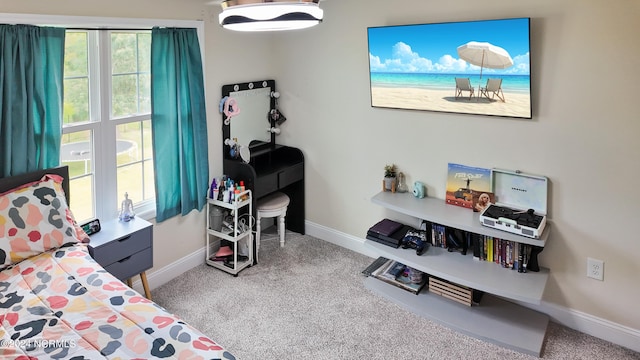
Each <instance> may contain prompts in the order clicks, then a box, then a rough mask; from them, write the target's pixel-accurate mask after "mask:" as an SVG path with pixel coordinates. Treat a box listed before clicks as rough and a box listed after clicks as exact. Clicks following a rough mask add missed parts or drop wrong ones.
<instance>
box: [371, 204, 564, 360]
mask: <svg viewBox="0 0 640 360" xmlns="http://www.w3.org/2000/svg"><path fill="white" fill-rule="evenodd" d="M372 202H373V203H375V204H378V205H381V206H383V207H385V208H387V209H389V210H392V211H395V212H398V213H401V214H405V215H409V216H411V217H414V218H416V219H419V220H425V221H427V222H430V223H432V224H436V225H439V226H440V225H441V226H444V227H446V228H451V229H458V230H462V231H463V232H466V233H468V234H479V235H482V236H485V237H491V238H499V239H502V240H505V241H510V242H513V243H518V244H525V245H528V246H530V247H537V248H538V249H542V248H543V247H544V246H545V244H546V242H547V240H548V238H549V234H550V231H551V228H552V226H551V224H550V223H548V224H547V226H546V227H545V229H544V231H543V233H542V234H541V237H540V238H539V239H533V238H528V237H525V236H521V235H516V234H513V233H509V232H506V231H500V230H496V229H492V228H489V227H486V226H483V225H482V224H481V223H480V220H479V214H478V213H474V212H473V211H472V210H470V209H466V208H463V207H459V206H453V205H448V204H447V203H446V202H445V201H444V200H441V199H435V198H423V199H419V198H416V197H414V196H412V195H411V194H406V193H395V194H394V193H388V192H381V193H378V194H377V195H375V196H374V197H373V198H372ZM445 231H446V230H445ZM365 245H366V246H369V247H371V248H373V249H374V250H375V252H376V253H377V254H378V255H379V256H382V257H385V258H387V259H390V260H394V261H398V262H401V263H402V264H404V265H406V266H409V267H412V268H414V269H417V270H420V271H422V272H424V273H426V274H428V275H429V276H435V277H438V278H440V279H444V280H447V281H449V282H452V283H455V284H458V285H461V286H464V287H468V288H471V289H475V290H478V291H481V292H483V293H484V295H483V297H482V301H481V302H480V303H479V305H478V306H469V307H467V306H464V305H462V304H459V303H456V302H455V301H452V300H450V299H446V298H444V297H442V296H438V295H434V294H429V292H427V291H423V292H422V293H421V294H419V295H418V296H414V295H412V294H411V293H408V292H406V291H402V290H398V289H397V288H395V287H393V286H390V285H388V284H386V283H384V282H382V281H380V280H378V279H376V278H374V277H368V278H367V279H366V280H365V285H366V286H367V288H369V289H370V290H372V291H374V292H377V293H379V294H380V295H381V296H384V297H386V298H388V299H390V300H392V301H395V302H397V303H400V304H401V305H404V306H406V307H407V308H408V309H409V310H412V311H414V312H416V313H419V314H422V315H424V316H425V317H428V318H431V319H434V320H438V321H440V322H441V323H443V324H444V325H448V326H450V327H452V328H454V329H457V330H459V331H461V332H464V333H466V334H469V335H471V336H474V337H477V338H479V339H484V340H488V341H490V342H493V343H496V344H498V345H501V346H505V347H508V348H511V349H514V350H517V351H521V352H524V353H527V354H532V355H535V356H540V353H541V349H542V342H543V340H544V337H545V333H546V328H547V324H548V322H549V316H547V315H546V314H543V313H539V312H536V311H533V310H531V309H528V308H526V307H524V306H522V305H518V304H515V303H512V302H510V300H512V301H517V302H521V303H528V304H535V305H538V304H540V303H541V301H542V296H543V294H544V290H545V288H546V285H547V281H548V279H549V269H546V268H539V271H537V272H534V271H527V272H526V273H520V272H518V271H517V269H516V270H514V269H505V268H504V267H503V266H501V265H500V264H496V263H495V262H489V261H480V260H479V259H474V254H473V253H474V252H473V251H471V250H472V248H470V249H468V250H470V251H467V252H466V254H464V253H460V252H450V251H449V249H447V248H445V247H440V246H430V247H429V248H428V250H427V251H425V252H424V253H423V254H422V255H420V256H418V255H417V254H416V251H415V250H413V249H403V248H402V247H400V248H395V247H391V246H388V245H385V244H382V243H379V242H376V241H371V240H365ZM445 246H446V245H445ZM465 308H466V309H465ZM462 309H464V310H462ZM487 329H491V331H487Z"/></svg>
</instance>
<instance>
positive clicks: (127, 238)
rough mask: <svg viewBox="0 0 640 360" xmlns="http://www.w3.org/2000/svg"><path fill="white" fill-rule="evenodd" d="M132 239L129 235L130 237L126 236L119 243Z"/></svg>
mask: <svg viewBox="0 0 640 360" xmlns="http://www.w3.org/2000/svg"><path fill="white" fill-rule="evenodd" d="M130 237H131V235H129V236H125V237H123V238H122V239H118V242H123V241H127V240H129V238H130Z"/></svg>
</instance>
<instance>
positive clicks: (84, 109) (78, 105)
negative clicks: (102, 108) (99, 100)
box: [62, 78, 89, 125]
mask: <svg viewBox="0 0 640 360" xmlns="http://www.w3.org/2000/svg"><path fill="white" fill-rule="evenodd" d="M62 116H63V124H64V125H67V124H73V123H80V122H85V121H89V79H88V78H76V79H68V78H65V79H64V108H63V110H62Z"/></svg>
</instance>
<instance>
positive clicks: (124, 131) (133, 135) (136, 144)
mask: <svg viewBox="0 0 640 360" xmlns="http://www.w3.org/2000/svg"><path fill="white" fill-rule="evenodd" d="M140 127H141V126H140V122H138V121H136V122H132V123H127V124H122V125H118V126H116V149H117V154H116V157H117V162H118V166H121V165H125V164H130V163H133V162H137V161H140V160H142V157H141V155H142V154H141V151H140V149H142V130H141V128H140Z"/></svg>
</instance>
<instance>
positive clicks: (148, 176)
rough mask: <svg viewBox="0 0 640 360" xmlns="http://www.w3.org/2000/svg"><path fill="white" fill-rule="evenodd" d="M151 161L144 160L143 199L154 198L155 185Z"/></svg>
mask: <svg viewBox="0 0 640 360" xmlns="http://www.w3.org/2000/svg"><path fill="white" fill-rule="evenodd" d="M154 179H155V177H154V171H153V161H152V160H146V161H145V162H144V200H154V199H155V198H156V185H155V181H154Z"/></svg>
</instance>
